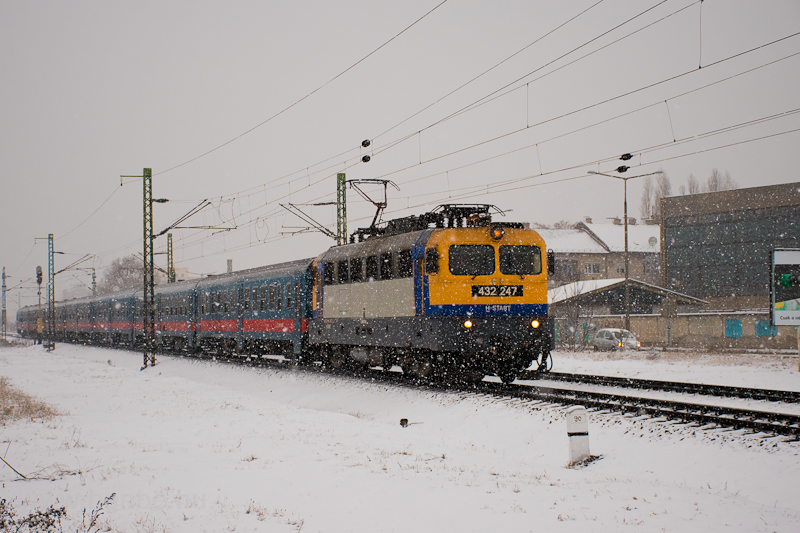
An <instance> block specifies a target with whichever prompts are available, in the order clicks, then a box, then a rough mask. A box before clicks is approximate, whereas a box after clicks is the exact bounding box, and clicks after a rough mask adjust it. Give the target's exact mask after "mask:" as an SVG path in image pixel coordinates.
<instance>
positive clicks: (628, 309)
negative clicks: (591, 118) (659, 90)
mask: <svg viewBox="0 0 800 533" xmlns="http://www.w3.org/2000/svg"><path fill="white" fill-rule="evenodd" d="M627 155H628V154H625V155H624V156H622V159H623V160H625V157H626V156H627ZM627 159H630V157H628V158H627ZM629 168H630V167H626V166H625V165H622V166H620V167H617V168H616V169H615V170H614V171H615V172H619V173H622V172H625V171H627V170H628V169H629ZM587 173H588V174H595V175H597V176H605V177H607V178H616V179H618V180H622V182H623V196H624V199H625V201H624V204H625V207H624V216H625V329H627V330H628V331H630V329H631V289H630V286H629V285H628V280H629V279H630V278H629V276H628V266H629V259H628V180H632V179H635V178H643V177H645V176H653V175H655V174H663V172H662V171H660V170H659V171H656V172H651V173H649V174H639V175H638V176H613V175H611V174H604V173H602V172H595V171H594V170H588V171H587Z"/></svg>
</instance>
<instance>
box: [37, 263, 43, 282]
mask: <svg viewBox="0 0 800 533" xmlns="http://www.w3.org/2000/svg"><path fill="white" fill-rule="evenodd" d="M36 283H38V284H39V285H41V284H42V267H40V266H37V267H36Z"/></svg>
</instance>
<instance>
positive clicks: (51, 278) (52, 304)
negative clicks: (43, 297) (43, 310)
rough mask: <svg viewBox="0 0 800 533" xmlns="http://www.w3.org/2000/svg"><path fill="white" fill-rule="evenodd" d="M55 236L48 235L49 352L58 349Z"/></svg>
mask: <svg viewBox="0 0 800 533" xmlns="http://www.w3.org/2000/svg"><path fill="white" fill-rule="evenodd" d="M54 245H55V244H54V242H53V234H52V233H49V234H48V235H47V252H48V259H47V267H48V268H47V351H48V352H51V351H53V350H55V348H56V268H55V267H56V265H55V248H54Z"/></svg>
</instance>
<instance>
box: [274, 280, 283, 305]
mask: <svg viewBox="0 0 800 533" xmlns="http://www.w3.org/2000/svg"><path fill="white" fill-rule="evenodd" d="M281 292H282V291H281V284H280V283H278V284H277V285H276V286H275V310H276V311H280V310H281V308H282V305H281V304H283V297H282V296H281Z"/></svg>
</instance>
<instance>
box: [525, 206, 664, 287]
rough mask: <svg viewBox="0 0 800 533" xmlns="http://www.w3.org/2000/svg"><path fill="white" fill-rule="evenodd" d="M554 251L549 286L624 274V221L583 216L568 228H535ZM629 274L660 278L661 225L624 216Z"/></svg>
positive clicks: (638, 277)
mask: <svg viewBox="0 0 800 533" xmlns="http://www.w3.org/2000/svg"><path fill="white" fill-rule="evenodd" d="M536 231H538V232H539V234H540V235H541V236H542V238H544V241H545V243H546V244H547V248H548V250H552V251H553V252H554V254H555V260H556V261H555V267H556V272H555V275H553V276H551V278H550V283H549V286H550V288H553V287H558V286H560V285H565V284H567V283H573V282H577V281H594V280H602V279H612V278H621V277H625V225H624V224H623V223H622V220H620V219H613V220H612V221H611V222H610V223H600V224H598V223H594V222H592V219H591V218H586V219H584V221H583V222H580V223H578V224H577V225H576V226H575V227H574V228H570V229H537V230H536ZM628 257H629V268H630V273H629V277H630V278H632V279H636V280H639V281H643V282H645V283H649V284H652V285H658V284H660V282H661V272H660V265H661V229H660V226H658V225H655V224H638V223H637V221H636V219H634V218H629V219H628Z"/></svg>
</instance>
